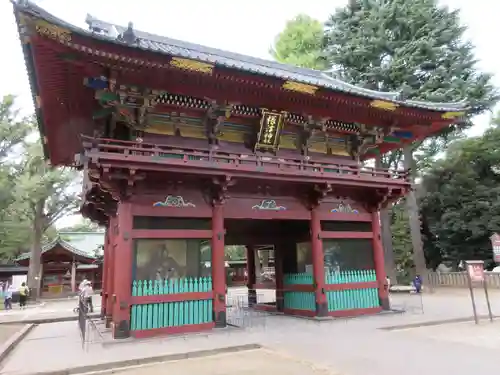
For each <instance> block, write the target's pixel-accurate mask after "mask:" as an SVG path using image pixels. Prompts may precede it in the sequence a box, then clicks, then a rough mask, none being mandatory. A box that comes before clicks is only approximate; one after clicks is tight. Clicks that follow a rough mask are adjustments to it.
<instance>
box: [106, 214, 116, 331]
mask: <svg viewBox="0 0 500 375" xmlns="http://www.w3.org/2000/svg"><path fill="white" fill-rule="evenodd" d="M116 225H117V224H116V218H115V217H113V216H112V217H110V218H109V228H108V229H109V230H108V240H109V244H108V247H107V249H106V251H107V252H108V258H107V262H108V265H107V268H108V276H107V283H106V328H110V327H111V322H112V321H113V294H114V293H115V290H114V285H115V253H116V251H115V248H116V236H115V233H116V231H117V227H116ZM104 265H105V266H106V263H104Z"/></svg>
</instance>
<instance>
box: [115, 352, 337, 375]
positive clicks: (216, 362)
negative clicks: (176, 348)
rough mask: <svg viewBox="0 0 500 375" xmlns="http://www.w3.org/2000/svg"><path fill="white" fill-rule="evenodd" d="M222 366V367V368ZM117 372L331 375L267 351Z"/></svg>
mask: <svg viewBox="0 0 500 375" xmlns="http://www.w3.org/2000/svg"><path fill="white" fill-rule="evenodd" d="M221 363H223V364H224V365H223V366H221V365H220V364H221ZM119 373H120V374H123V375H163V374H175V375H199V374H204V375H233V374H239V375H245V374H248V375H250V374H252V375H254V374H259V375H319V374H322V375H327V374H332V375H333V372H331V371H329V370H328V369H324V368H318V367H317V366H315V365H314V364H312V363H310V362H306V361H300V360H298V359H297V358H293V357H290V356H286V355H283V354H281V353H277V352H275V351H271V350H268V349H256V350H251V351H246V352H239V353H229V354H219V355H214V356H210V357H203V358H193V359H187V360H180V361H173V362H164V363H161V364H157V365H152V366H151V365H150V366H140V367H136V368H131V369H128V370H125V371H123V372H119Z"/></svg>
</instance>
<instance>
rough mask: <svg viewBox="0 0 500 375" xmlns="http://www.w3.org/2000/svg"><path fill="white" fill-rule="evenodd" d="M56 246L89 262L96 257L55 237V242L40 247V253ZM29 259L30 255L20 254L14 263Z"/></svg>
mask: <svg viewBox="0 0 500 375" xmlns="http://www.w3.org/2000/svg"><path fill="white" fill-rule="evenodd" d="M57 245H60V246H61V247H62V248H63V249H65V250H67V251H68V252H70V253H72V254H74V255H76V256H79V257H82V258H86V259H89V260H95V259H96V257H95V256H93V255H92V254H89V253H87V252H85V251H82V250H78V249H77V248H76V247H74V246H72V245H71V244H70V243H69V242H66V241H64V240H63V239H62V238H60V237H57V238H56V239H55V240H53V241H51V242H49V243H47V244H45V245H43V246H42V251H41V253H42V254H44V253H46V252H48V251H50V250H52V249H53V248H54V247H55V246H57ZM29 258H30V253H24V254H21V255H19V256H18V257H17V258H16V261H20V260H26V259H29Z"/></svg>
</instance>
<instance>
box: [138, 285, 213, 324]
mask: <svg viewBox="0 0 500 375" xmlns="http://www.w3.org/2000/svg"><path fill="white" fill-rule="evenodd" d="M211 290H212V278H211V277H186V278H183V279H175V280H165V281H159V280H155V281H152V280H137V281H134V282H133V284H132V296H135V297H140V296H154V295H165V294H179V293H191V292H210V291H211ZM212 302H213V301H212V300H211V299H207V300H197V301H179V302H165V303H149V304H142V305H133V306H132V310H131V317H130V329H131V330H143V329H154V328H164V327H178V326H184V325H189V324H202V323H209V322H212V321H213V317H212Z"/></svg>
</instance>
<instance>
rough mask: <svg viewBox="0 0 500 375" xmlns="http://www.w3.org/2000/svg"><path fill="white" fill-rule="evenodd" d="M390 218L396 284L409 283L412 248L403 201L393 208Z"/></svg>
mask: <svg viewBox="0 0 500 375" xmlns="http://www.w3.org/2000/svg"><path fill="white" fill-rule="evenodd" d="M391 216H392V217H391V233H392V246H393V250H394V262H395V265H396V271H397V278H398V282H400V283H402V282H409V281H410V280H411V274H410V269H411V268H413V258H412V253H413V246H412V243H411V236H410V227H409V225H408V214H407V213H406V208H405V205H404V201H399V202H397V203H396V204H395V205H394V206H393V208H392V215H391Z"/></svg>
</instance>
